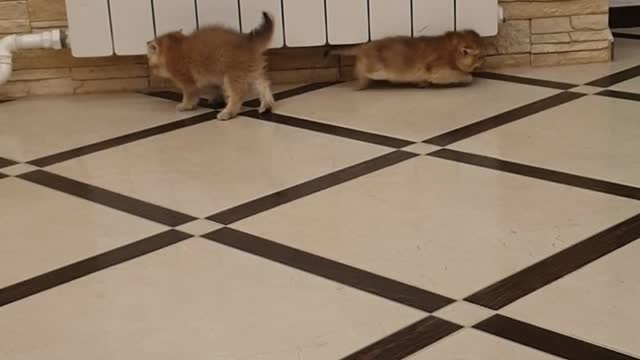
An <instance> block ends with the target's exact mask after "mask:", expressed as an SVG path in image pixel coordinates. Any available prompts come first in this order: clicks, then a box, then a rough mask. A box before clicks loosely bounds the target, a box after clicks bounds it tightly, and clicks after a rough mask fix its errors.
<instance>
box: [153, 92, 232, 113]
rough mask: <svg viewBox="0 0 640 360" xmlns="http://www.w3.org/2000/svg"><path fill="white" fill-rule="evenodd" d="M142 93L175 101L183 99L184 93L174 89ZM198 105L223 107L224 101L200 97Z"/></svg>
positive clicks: (211, 107) (213, 107)
mask: <svg viewBox="0 0 640 360" xmlns="http://www.w3.org/2000/svg"><path fill="white" fill-rule="evenodd" d="M142 94H143V95H147V96H152V97H157V98H160V99H165V100H171V101H175V102H181V101H182V94H180V93H177V92H174V91H147V92H143V93H142ZM198 106H200V107H203V108H207V109H221V108H223V107H224V102H214V103H209V101H207V100H205V99H200V101H198Z"/></svg>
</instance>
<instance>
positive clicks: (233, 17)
mask: <svg viewBox="0 0 640 360" xmlns="http://www.w3.org/2000/svg"><path fill="white" fill-rule="evenodd" d="M197 5H198V22H199V25H200V27H203V26H207V25H216V24H220V25H225V26H228V27H230V28H232V29H234V30H237V31H240V12H239V9H238V0H197Z"/></svg>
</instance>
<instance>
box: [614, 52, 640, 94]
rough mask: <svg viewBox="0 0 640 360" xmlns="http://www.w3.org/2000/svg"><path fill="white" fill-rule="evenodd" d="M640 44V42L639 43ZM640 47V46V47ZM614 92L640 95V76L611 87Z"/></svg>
mask: <svg viewBox="0 0 640 360" xmlns="http://www.w3.org/2000/svg"><path fill="white" fill-rule="evenodd" d="M638 43H639V44H640V41H638ZM639 46H640V45H639ZM611 89H613V90H619V91H627V92H632V93H640V76H638V77H635V78H633V79H630V80H627V81H623V82H621V83H619V84H616V85H614V86H612V87H611Z"/></svg>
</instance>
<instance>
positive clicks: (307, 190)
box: [207, 150, 418, 225]
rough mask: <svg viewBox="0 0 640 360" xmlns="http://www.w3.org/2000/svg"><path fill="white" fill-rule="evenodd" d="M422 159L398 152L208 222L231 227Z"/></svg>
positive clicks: (234, 210) (246, 205)
mask: <svg viewBox="0 0 640 360" xmlns="http://www.w3.org/2000/svg"><path fill="white" fill-rule="evenodd" d="M416 156H418V155H417V154H413V153H409V152H405V151H401V150H398V151H394V152H391V153H388V154H385V155H382V156H379V157H377V158H374V159H371V160H367V161H364V162H361V163H359V164H355V165H352V166H349V167H347V168H344V169H341V170H338V171H335V172H332V173H330V174H327V175H324V176H320V177H318V178H315V179H313V180H309V181H307V182H304V183H302V184H298V185H294V186H292V187H290V188H288V189H285V190H281V191H278V192H275V193H273V194H269V195H266V196H263V197H261V198H258V199H255V200H252V201H249V202H246V203H244V204H241V205H238V206H235V207H232V208H230V209H227V210H223V211H221V212H219V213H217V214H214V215H211V216H209V217H208V218H207V219H209V220H211V221H215V222H217V223H219V224H224V225H230V224H233V223H234V222H236V221H240V220H242V219H245V218H248V217H250V216H253V215H256V214H259V213H261V212H264V211H267V210H270V209H273V208H275V207H278V206H280V205H283V204H286V203H289V202H292V201H294V200H298V199H300V198H303V197H305V196H309V195H311V194H314V193H317V192H319V191H322V190H325V189H328V188H330V187H333V186H336V185H339V184H342V183H345V182H347V181H350V180H353V179H356V178H358V177H361V176H364V175H367V174H370V173H372V172H374V171H378V170H380V169H384V168H386V167H389V166H392V165H395V164H398V163H400V162H403V161H405V160H408V159H411V158H414V157H416Z"/></svg>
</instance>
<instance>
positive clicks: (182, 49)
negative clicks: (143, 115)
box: [148, 13, 274, 120]
mask: <svg viewBox="0 0 640 360" xmlns="http://www.w3.org/2000/svg"><path fill="white" fill-rule="evenodd" d="M273 31H274V23H273V18H272V17H271V16H270V15H269V14H267V13H263V23H262V25H260V27H258V28H257V29H255V30H254V31H252V32H251V33H249V34H241V33H239V32H237V31H233V30H230V29H227V28H224V27H222V26H211V27H207V28H203V29H200V30H198V31H195V32H194V33H192V34H190V35H184V34H182V33H180V32H172V33H168V34H165V35H162V36H160V37H158V38H157V39H155V40H154V41H151V42H149V43H148V47H149V53H148V59H149V68H150V69H151V71H152V72H153V73H154V74H156V75H158V76H161V77H165V78H169V79H171V80H173V81H174V82H175V83H176V85H177V86H178V87H179V88H180V89H181V90H182V94H183V97H182V102H181V103H180V104H179V105H178V109H179V110H192V109H195V108H196V107H197V106H198V105H197V104H198V100H199V99H200V96H207V97H209V98H211V99H213V98H214V97H215V95H213V94H211V90H212V89H220V88H222V90H223V92H224V96H225V99H226V102H227V106H226V108H225V109H224V110H223V111H222V112H221V113H220V114H219V115H218V118H219V119H221V120H228V119H231V118H233V117H234V116H236V115H237V114H238V112H239V111H240V109H241V107H242V101H243V100H244V98H245V96H246V94H247V93H248V92H249V90H250V87H251V86H253V87H255V88H256V90H257V91H258V94H259V96H260V102H261V104H260V112H265V111H267V110H270V109H271V107H272V106H273V103H274V99H273V95H272V93H271V89H270V84H269V81H268V80H267V77H266V74H265V67H266V62H265V59H264V55H263V53H264V51H265V50H266V48H267V47H268V45H269V42H270V41H271V38H272V36H273Z"/></svg>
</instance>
